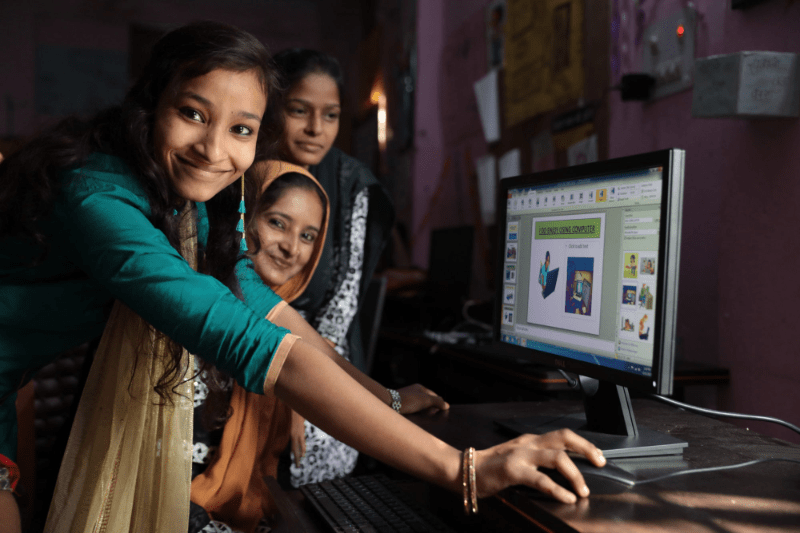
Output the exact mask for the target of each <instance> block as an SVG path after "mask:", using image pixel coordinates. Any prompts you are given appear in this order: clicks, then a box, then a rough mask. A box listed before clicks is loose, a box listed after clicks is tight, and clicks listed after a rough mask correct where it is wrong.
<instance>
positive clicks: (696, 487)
mask: <svg viewBox="0 0 800 533" xmlns="http://www.w3.org/2000/svg"><path fill="white" fill-rule="evenodd" d="M581 409H582V404H581V403H580V402H574V401H548V402H510V403H494V404H480V405H453V406H452V407H451V409H450V410H449V411H447V412H438V413H420V414H415V415H410V416H409V417H408V418H409V419H410V420H411V421H413V422H414V423H416V424H418V425H419V426H421V427H423V428H424V429H426V430H427V431H429V432H431V433H433V434H434V435H436V436H438V437H439V438H441V439H442V440H444V441H446V442H448V443H449V444H451V445H453V446H455V447H456V448H459V449H462V448H466V447H467V446H475V447H476V448H486V447H489V446H493V445H495V444H497V443H499V442H502V441H504V440H506V439H507V438H508V436H507V435H504V434H502V433H499V432H498V431H497V430H496V429H495V425H494V421H495V420H496V419H502V418H512V417H516V416H527V415H530V414H541V415H559V414H570V413H575V412H580V411H581ZM634 411H635V414H636V417H637V422H638V424H639V425H640V426H647V427H649V428H651V429H654V430H657V431H662V432H668V433H670V434H672V435H675V436H676V437H678V438H681V439H684V440H686V441H688V442H689V447H688V448H686V450H685V451H684V455H683V460H684V461H685V463H686V465H687V466H688V467H690V468H706V467H713V466H721V465H731V464H736V463H742V462H745V461H749V460H753V459H759V458H765V457H786V458H792V459H795V460H800V446H798V445H795V444H792V443H789V442H786V441H783V440H780V439H775V438H772V437H767V436H763V435H759V434H757V433H754V432H750V431H747V430H744V429H741V428H739V427H737V426H734V425H732V424H729V423H727V422H722V421H719V420H714V419H711V418H707V417H704V416H699V415H695V414H692V413H687V412H685V411H680V410H678V409H675V408H673V407H670V406H667V405H663V404H659V403H656V402H654V401H652V400H634ZM652 475H653V474H652V473H650V474H648V475H645V474H640V476H641V478H642V479H644V478H647V477H650V476H652ZM586 479H587V482H588V483H589V486H590V488H591V489H592V495H591V496H590V497H589V498H587V499H581V500H579V501H578V503H577V504H574V505H567V504H561V503H557V502H555V501H553V500H552V499H549V498H547V497H545V496H542V495H539V494H537V493H535V492H534V491H531V490H529V489H526V488H518V487H513V488H510V489H507V490H505V491H503V492H501V493H500V494H498V495H497V496H495V497H493V498H486V499H484V500H481V502H480V511H481V512H480V513H479V515H478V517H477V518H476V517H472V518H469V519H467V518H465V517H464V516H463V512H462V510H461V508H460V499H459V497H458V495H456V494H451V493H448V492H446V491H444V490H442V489H438V488H436V487H427V486H426V487H425V489H426V490H425V492H426V493H427V496H426V497H429V498H430V502H431V508H433V509H437V511H438V512H439V513H440V515H442V518H443V519H445V520H446V521H450V522H451V525H453V526H454V529H456V530H457V531H462V532H464V531H481V532H491V531H499V532H502V533H511V532H514V531H526V532H527V531H552V532H556V531H569V532H575V531H578V532H584V533H599V532H608V531H613V532H634V533H638V532H648V533H652V532H673V531H675V532H685V531H690V532H692V533H720V532H736V533H740V532H764V531H770V532H779V531H780V532H785V531H794V532H800V464H796V463H790V462H770V463H763V464H759V465H756V466H751V467H746V468H740V469H735V470H727V471H721V472H715V473H703V474H692V475H687V476H679V477H674V478H670V479H666V480H663V481H660V482H656V483H652V484H646V485H641V486H638V487H633V488H629V487H626V486H623V485H620V484H618V483H615V482H613V481H607V480H603V479H602V478H594V479H591V478H590V477H587V478H586ZM418 483H420V484H421V483H422V482H418ZM274 487H275V488H274V489H273V490H274V491H276V492H282V491H280V489H279V488H278V487H277V484H274ZM280 498H281V499H282V501H283V505H279V508H282V514H283V516H282V517H280V518H279V521H278V523H277V524H275V526H276V527H275V530H274V531H275V532H276V533H278V532H285V531H311V532H319V531H325V530H324V529H321V528H319V526H318V523H317V522H316V519H315V517H313V516H311V513H307V509H306V508H305V507H304V502H303V499H302V495H300V493H299V491H292V492H290V493H288V494H286V493H283V494H280ZM276 499H277V498H276ZM276 503H280V502H276Z"/></svg>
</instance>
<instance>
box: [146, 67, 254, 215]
mask: <svg viewBox="0 0 800 533" xmlns="http://www.w3.org/2000/svg"><path fill="white" fill-rule="evenodd" d="M266 108H267V97H266V95H265V94H264V89H263V88H262V87H261V83H260V82H259V78H258V75H257V73H256V71H255V70H248V71H244V72H236V71H230V70H213V71H211V72H209V73H208V74H204V75H203V76H199V77H197V78H193V79H191V80H186V81H183V82H181V83H173V84H171V85H170V86H168V87H167V89H166V90H165V91H164V93H163V94H162V95H161V97H160V99H159V101H158V106H157V107H156V113H155V127H154V131H153V143H154V145H155V155H156V160H157V161H158V163H159V164H161V166H162V167H163V168H164V170H165V172H166V174H167V177H168V178H169V180H170V184H171V186H172V188H173V190H174V191H175V192H176V193H177V194H178V195H179V196H180V197H181V198H184V199H186V200H193V201H195V202H205V201H207V200H209V199H211V198H212V197H214V195H216V194H217V193H218V192H219V191H221V190H222V189H224V188H225V187H227V186H228V185H230V184H231V183H233V182H234V181H236V179H237V178H239V177H241V175H242V174H244V171H245V170H247V169H248V168H249V167H250V165H251V164H252V163H253V159H254V158H255V153H256V139H257V137H258V128H259V126H260V125H261V117H263V116H264V111H265V110H266Z"/></svg>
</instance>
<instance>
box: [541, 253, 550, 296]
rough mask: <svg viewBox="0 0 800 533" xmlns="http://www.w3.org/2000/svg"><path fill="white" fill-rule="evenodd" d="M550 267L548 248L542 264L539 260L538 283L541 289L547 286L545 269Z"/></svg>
mask: <svg viewBox="0 0 800 533" xmlns="http://www.w3.org/2000/svg"><path fill="white" fill-rule="evenodd" d="M549 269H550V251H549V250H548V251H547V252H546V254H545V258H544V264H542V263H541V262H539V285H541V286H542V290H544V289H545V287H547V271H548V270H549Z"/></svg>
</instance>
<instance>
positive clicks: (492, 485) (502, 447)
mask: <svg viewBox="0 0 800 533" xmlns="http://www.w3.org/2000/svg"><path fill="white" fill-rule="evenodd" d="M567 452H573V453H577V454H580V455H582V456H585V457H586V458H587V459H588V460H589V461H590V462H591V463H592V464H593V465H595V466H598V467H601V466H603V465H605V464H606V459H605V457H603V453H602V452H601V451H600V450H599V449H598V448H597V447H595V446H594V445H593V444H592V443H590V442H589V441H587V440H586V439H584V438H583V437H580V436H578V435H577V434H575V433H574V432H572V431H570V430H568V429H562V430H558V431H553V432H550V433H546V434H544V435H521V436H519V437H517V438H516V439H513V440H510V441H508V442H504V443H503V444H499V445H497V446H494V447H492V448H488V449H486V450H480V451H477V452H475V470H476V478H477V479H476V481H477V487H478V497H479V498H480V497H484V496H490V495H492V494H495V493H497V492H499V491H500V490H503V489H504V488H506V487H509V486H511V485H527V486H529V487H532V488H534V489H536V490H538V491H540V492H543V493H545V494H548V495H550V496H552V497H553V498H555V499H556V500H559V501H561V502H564V503H575V502H576V501H577V497H576V496H575V494H573V493H572V492H570V491H568V490H567V489H565V488H564V487H562V486H560V485H558V484H557V483H556V482H555V481H553V480H552V479H550V477H549V476H547V474H545V473H543V472H542V471H541V470H540V468H550V469H554V470H558V472H560V473H561V475H563V476H564V477H565V478H566V479H567V480H568V481H569V482H570V483H571V484H572V486H573V487H574V489H575V493H576V494H577V495H578V496H581V497H586V496H588V495H589V487H587V486H586V482H585V481H584V479H583V476H582V475H581V473H580V471H579V470H578V467H577V466H575V463H573V462H572V459H570V457H569V455H568V454H567Z"/></svg>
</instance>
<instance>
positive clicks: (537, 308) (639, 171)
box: [494, 149, 684, 453]
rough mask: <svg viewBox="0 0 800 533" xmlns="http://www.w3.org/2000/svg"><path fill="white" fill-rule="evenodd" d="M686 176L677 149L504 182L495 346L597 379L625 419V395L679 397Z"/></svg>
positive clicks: (599, 405) (590, 404) (598, 403)
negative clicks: (675, 387)
mask: <svg viewBox="0 0 800 533" xmlns="http://www.w3.org/2000/svg"><path fill="white" fill-rule="evenodd" d="M683 170H684V152H683V151H682V150H678V149H672V150H662V151H658V152H652V153H648V154H641V155H637V156H631V157H625V158H619V159H613V160H608V161H603V162H599V163H591V164H586V165H580V166H574V167H567V168H562V169H557V170H551V171H546V172H540V173H535V174H528V175H524V176H518V177H513V178H506V179H503V180H501V181H500V184H499V192H498V198H499V200H500V201H499V202H498V215H499V216H498V219H497V220H498V226H499V228H498V229H499V231H500V234H499V240H498V243H500V246H499V249H500V251H499V253H498V256H499V257H498V263H497V269H498V272H500V273H501V275H500V277H499V279H502V280H503V285H502V289H501V290H499V291H498V295H497V301H496V309H495V321H494V323H495V324H494V326H495V327H494V345H495V346H497V348H498V349H499V350H501V351H504V352H507V353H509V354H513V355H515V356H516V357H518V358H519V357H521V358H525V359H526V360H530V361H532V362H538V363H543V364H548V365H552V366H554V367H557V368H560V369H563V370H565V371H567V372H572V373H575V374H577V375H579V376H582V377H584V378H590V379H591V380H595V381H596V382H597V383H599V384H600V385H601V386H602V387H603V390H604V391H605V390H607V389H609V390H610V391H611V392H610V394H611V395H612V396H615V395H619V396H620V398H621V399H620V401H621V402H622V403H623V404H625V403H626V402H627V404H628V406H627V407H625V406H624V405H623V406H622V407H621V409H623V410H625V409H628V410H630V399H629V395H628V391H627V388H632V389H635V390H637V391H641V392H644V393H656V394H671V392H672V380H673V367H674V345H675V320H676V311H677V287H678V265H679V259H680V232H681V204H682V190H683ZM603 394H606V393H605V392H604V393H603ZM614 401H616V400H614ZM586 404H587V417H589V416H592V414H591V413H590V412H589V411H590V410H592V409H599V410H600V411H603V410H615V409H620V408H619V407H616V406H612V405H609V404H606V403H604V400H601V399H599V397H596V396H595V397H593V398H592V399H591V400H589V399H587V402H586ZM603 415H604V413H601V416H603ZM624 416H625V417H630V418H632V417H633V414H632V411H631V412H629V413H627V414H625V415H624ZM590 422H592V421H591V420H590ZM615 423H616V422H615ZM596 424H605V422H602V423H601V422H597V423H596ZM612 424H613V423H612ZM630 431H631V430H630V429H629V433H630ZM636 431H637V429H636V426H635V421H634V422H633V429H632V432H633V433H634V434H635V433H636ZM612 432H613V430H612ZM671 453H672V452H671Z"/></svg>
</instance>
